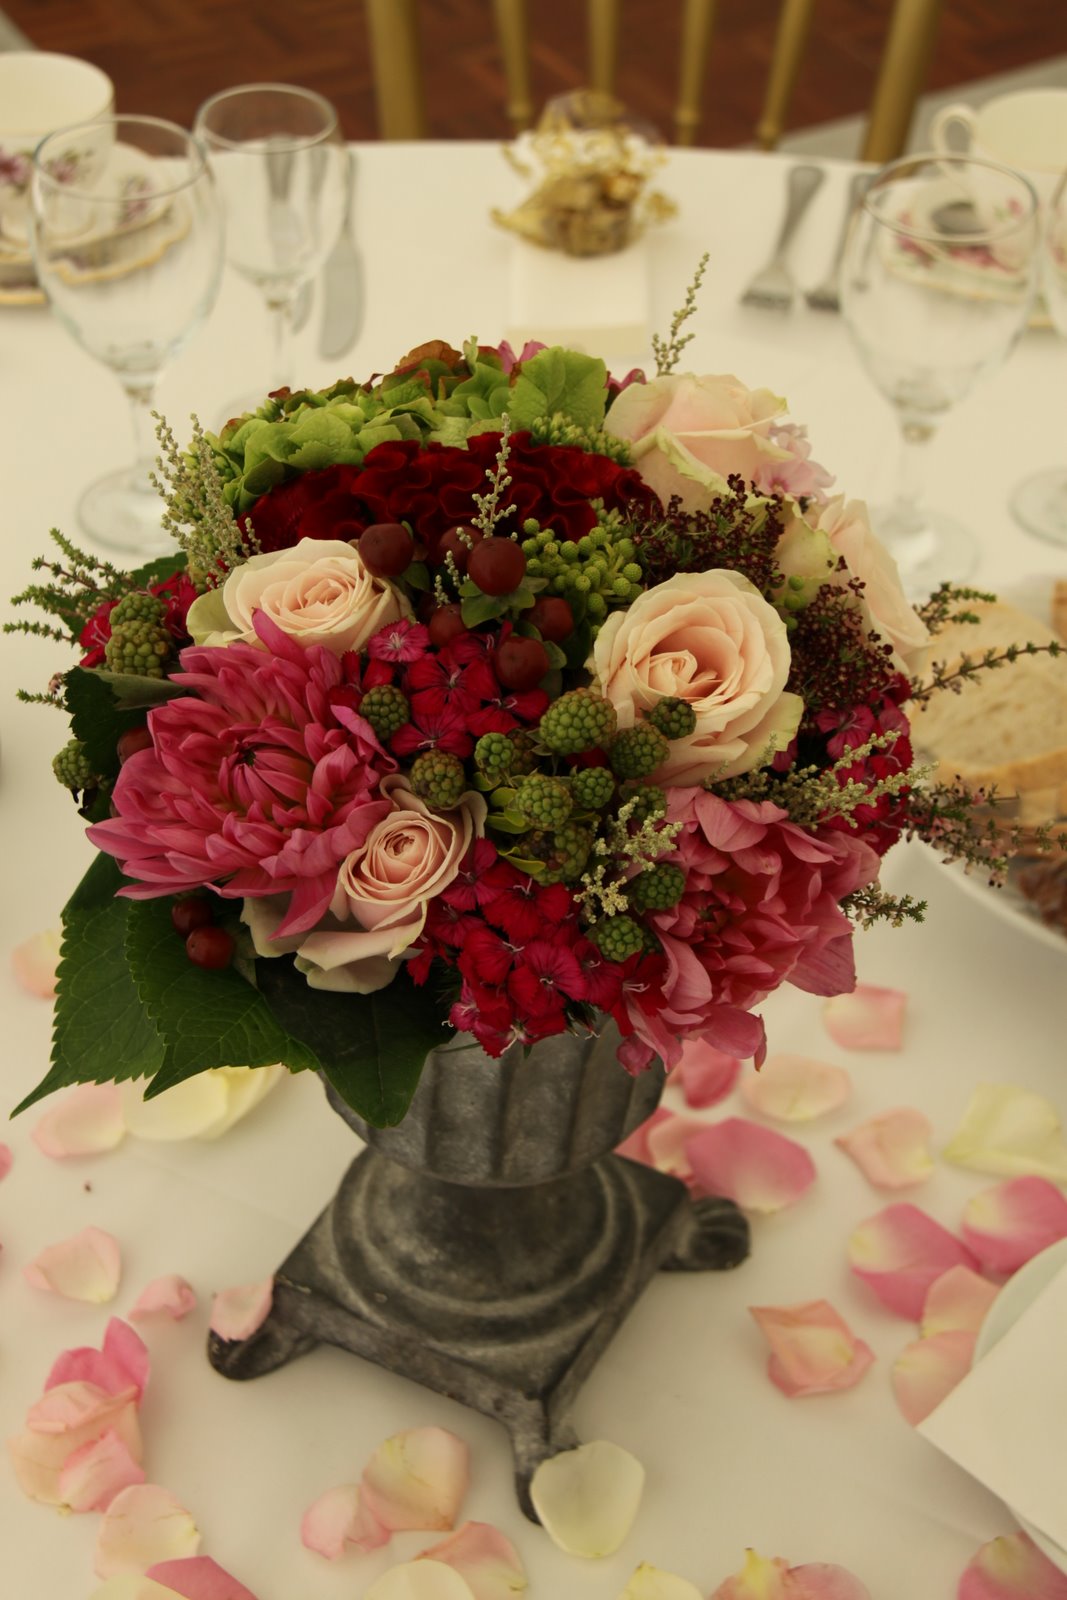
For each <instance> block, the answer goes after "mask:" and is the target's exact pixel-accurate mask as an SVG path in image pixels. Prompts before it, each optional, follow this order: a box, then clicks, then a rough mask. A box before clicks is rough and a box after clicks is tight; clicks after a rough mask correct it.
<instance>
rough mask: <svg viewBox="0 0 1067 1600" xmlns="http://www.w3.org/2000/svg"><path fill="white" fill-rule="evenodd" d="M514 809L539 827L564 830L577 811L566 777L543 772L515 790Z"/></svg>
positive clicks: (529, 778)
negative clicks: (567, 821)
mask: <svg viewBox="0 0 1067 1600" xmlns="http://www.w3.org/2000/svg"><path fill="white" fill-rule="evenodd" d="M511 809H512V810H513V811H516V812H518V814H519V816H520V817H524V818H525V819H526V821H527V822H529V823H530V824H531V826H532V827H535V828H546V829H549V830H555V829H556V828H561V827H562V826H563V824H564V823H565V822H566V820H567V818H568V817H569V816H570V814H571V811H572V810H573V809H574V802H573V801H572V799H571V794H570V790H569V788H568V787H567V785H566V783H565V782H564V781H563V779H562V778H550V777H548V776H546V774H544V773H541V772H534V773H531V774H530V776H529V777H526V778H523V780H522V782H521V783H520V784H519V786H518V788H517V789H516V791H515V799H514V800H513V801H512V804H511Z"/></svg>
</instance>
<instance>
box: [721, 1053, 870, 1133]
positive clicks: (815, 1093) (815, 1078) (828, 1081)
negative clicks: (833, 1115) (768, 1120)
mask: <svg viewBox="0 0 1067 1600" xmlns="http://www.w3.org/2000/svg"><path fill="white" fill-rule="evenodd" d="M851 1093H852V1079H851V1078H850V1077H849V1075H848V1073H847V1072H846V1071H845V1069H844V1067H833V1066H831V1065H830V1063H829V1062H828V1061H816V1060H814V1059H813V1058H812V1057H810V1056H794V1055H774V1056H768V1057H767V1059H766V1061H765V1062H764V1063H763V1066H762V1067H761V1068H760V1069H759V1071H758V1072H752V1073H749V1074H748V1075H747V1077H745V1078H744V1079H743V1080H742V1083H741V1098H742V1099H743V1100H744V1101H745V1102H746V1103H747V1104H748V1105H749V1106H750V1107H751V1108H752V1110H753V1111H756V1112H758V1113H759V1115H760V1116H761V1117H773V1118H774V1119H775V1120H776V1121H779V1122H810V1121H811V1120H812V1118H813V1117H822V1116H825V1115H826V1113H827V1112H828V1111H836V1110H837V1108H838V1106H842V1105H844V1103H845V1101H846V1100H847V1099H848V1097H849V1095H850V1094H851Z"/></svg>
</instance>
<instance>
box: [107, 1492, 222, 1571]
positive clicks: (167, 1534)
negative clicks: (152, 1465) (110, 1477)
mask: <svg viewBox="0 0 1067 1600" xmlns="http://www.w3.org/2000/svg"><path fill="white" fill-rule="evenodd" d="M199 1547H200V1531H199V1529H198V1528H197V1526H196V1523H195V1522H194V1521H193V1519H192V1517H191V1516H190V1515H189V1513H188V1511H186V1509H185V1507H184V1506H182V1505H180V1504H179V1502H178V1500H177V1499H176V1498H175V1497H174V1495H172V1494H171V1492H170V1490H169V1489H164V1488H162V1487H161V1486H160V1485H159V1484H157V1483H135V1484H132V1485H131V1486H130V1487H129V1488H128V1489H123V1490H122V1492H121V1493H120V1494H117V1495H116V1496H115V1498H114V1500H112V1502H111V1504H110V1506H109V1507H108V1509H107V1510H106V1511H105V1512H104V1515H103V1517H102V1519H101V1522H100V1528H99V1531H98V1533H97V1536H96V1549H95V1552H94V1555H93V1571H94V1572H95V1573H96V1575H97V1577H98V1578H109V1577H111V1576H112V1574H113V1573H116V1572H144V1571H145V1570H146V1568H148V1567H151V1566H153V1565H154V1564H155V1563H156V1562H158V1561H170V1560H174V1559H175V1558H176V1557H180V1556H195V1555H196V1552H197V1550H198V1549H199Z"/></svg>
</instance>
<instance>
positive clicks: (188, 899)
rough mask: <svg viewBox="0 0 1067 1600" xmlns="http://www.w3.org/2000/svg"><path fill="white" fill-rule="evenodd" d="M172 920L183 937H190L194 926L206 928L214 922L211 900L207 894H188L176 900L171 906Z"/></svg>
mask: <svg viewBox="0 0 1067 1600" xmlns="http://www.w3.org/2000/svg"><path fill="white" fill-rule="evenodd" d="M170 920H171V922H172V923H173V924H174V928H175V931H176V932H177V933H180V934H181V936H182V938H183V939H185V938H188V936H189V934H191V933H192V931H193V929H194V928H206V927H207V926H208V924H209V923H211V922H214V920H215V918H214V916H213V915H212V909H211V901H210V900H209V899H208V898H207V896H206V895H202V894H187V895H183V896H182V898H181V899H180V900H175V902H174V904H173V905H172V906H171V908H170Z"/></svg>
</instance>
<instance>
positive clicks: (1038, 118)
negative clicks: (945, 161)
mask: <svg viewBox="0 0 1067 1600" xmlns="http://www.w3.org/2000/svg"><path fill="white" fill-rule="evenodd" d="M954 127H955V128H961V129H962V130H963V132H964V134H965V136H966V141H967V144H966V151H967V154H969V155H972V156H978V157H980V158H982V159H983V160H986V161H999V162H1001V163H1002V164H1003V165H1004V166H1008V167H1014V168H1015V169H1016V171H1018V172H1021V173H1022V174H1023V175H1024V176H1025V177H1027V178H1029V179H1030V182H1031V183H1032V184H1033V186H1034V188H1035V189H1036V190H1037V195H1038V199H1039V200H1040V201H1041V202H1042V204H1043V205H1047V204H1048V202H1049V201H1050V200H1051V198H1052V195H1053V191H1054V190H1055V188H1056V184H1057V182H1058V180H1059V177H1060V174H1061V173H1062V172H1063V171H1064V169H1065V168H1067V89H1019V90H1017V91H1015V92H1014V93H1013V94H1000V95H996V96H995V97H994V98H993V99H992V100H987V101H986V102H985V104H984V105H981V106H969V105H965V104H963V103H962V102H959V103H957V104H955V105H950V106H945V107H944V108H943V109H942V110H941V111H938V112H937V113H936V114H935V116H934V117H933V119H932V121H931V124H930V137H931V142H932V144H933V147H934V149H935V150H937V151H939V152H942V153H945V152H948V151H950V150H951V149H952V148H953V146H952V145H951V144H950V142H949V138H948V134H949V130H950V129H951V128H954Z"/></svg>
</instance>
